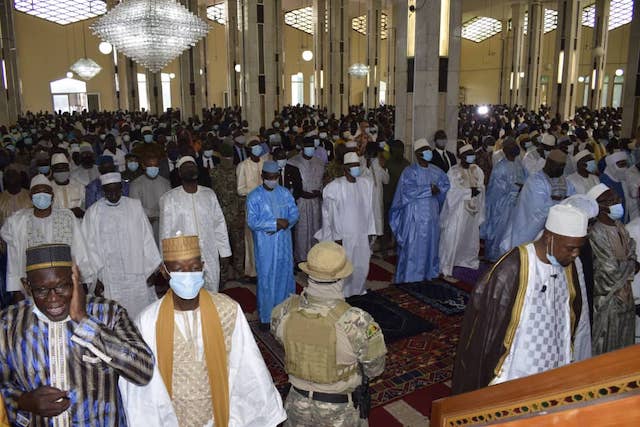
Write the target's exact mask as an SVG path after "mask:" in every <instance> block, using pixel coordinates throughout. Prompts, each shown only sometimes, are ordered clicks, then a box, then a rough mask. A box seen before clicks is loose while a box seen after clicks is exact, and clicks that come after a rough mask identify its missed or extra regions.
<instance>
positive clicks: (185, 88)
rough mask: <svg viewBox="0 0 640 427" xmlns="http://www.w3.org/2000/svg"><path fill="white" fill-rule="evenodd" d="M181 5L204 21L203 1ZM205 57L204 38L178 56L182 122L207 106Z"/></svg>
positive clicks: (186, 1) (189, 0)
mask: <svg viewBox="0 0 640 427" xmlns="http://www.w3.org/2000/svg"><path fill="white" fill-rule="evenodd" d="M182 3H183V4H184V6H185V7H186V8H187V9H189V11H191V13H193V14H194V15H198V16H200V17H203V18H204V19H206V16H207V15H206V13H207V12H206V2H205V1H204V0H183V1H182ZM205 55H206V38H204V39H202V40H200V41H199V42H198V43H197V44H196V45H195V46H192V47H190V48H189V49H188V50H186V51H184V52H183V53H182V55H180V59H179V61H180V83H181V84H180V97H181V100H182V119H183V120H187V119H188V118H189V117H193V116H196V115H197V116H202V109H203V108H205V107H206V106H207V104H206V98H207V89H206V81H207V79H206V64H207V62H206V57H205Z"/></svg>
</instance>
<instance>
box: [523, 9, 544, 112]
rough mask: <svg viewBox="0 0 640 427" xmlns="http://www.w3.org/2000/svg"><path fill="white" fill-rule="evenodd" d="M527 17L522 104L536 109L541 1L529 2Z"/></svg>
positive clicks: (538, 100) (539, 58)
mask: <svg viewBox="0 0 640 427" xmlns="http://www.w3.org/2000/svg"><path fill="white" fill-rule="evenodd" d="M528 19H529V22H528V28H527V51H526V58H527V60H526V70H525V76H524V82H525V87H524V106H525V107H526V108H527V109H529V110H534V111H538V108H539V107H540V66H541V64H540V63H541V58H542V36H543V35H544V7H543V6H542V3H540V2H538V1H533V2H531V3H530V4H529V16H528Z"/></svg>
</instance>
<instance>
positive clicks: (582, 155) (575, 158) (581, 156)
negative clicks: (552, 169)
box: [573, 150, 591, 164]
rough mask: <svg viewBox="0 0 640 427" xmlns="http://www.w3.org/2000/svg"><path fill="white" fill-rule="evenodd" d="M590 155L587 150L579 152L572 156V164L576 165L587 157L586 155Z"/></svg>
mask: <svg viewBox="0 0 640 427" xmlns="http://www.w3.org/2000/svg"><path fill="white" fill-rule="evenodd" d="M590 154H591V151H589V150H582V151H580V152H579V153H578V154H576V155H575V156H573V161H574V162H576V164H577V163H578V162H579V161H580V160H582V159H584V158H585V157H587V156H588V155H590Z"/></svg>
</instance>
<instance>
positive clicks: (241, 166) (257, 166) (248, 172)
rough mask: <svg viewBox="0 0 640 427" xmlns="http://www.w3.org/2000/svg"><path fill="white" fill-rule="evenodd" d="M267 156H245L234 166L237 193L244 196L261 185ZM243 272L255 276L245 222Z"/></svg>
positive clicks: (253, 258)
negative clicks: (255, 157)
mask: <svg viewBox="0 0 640 427" xmlns="http://www.w3.org/2000/svg"><path fill="white" fill-rule="evenodd" d="M266 160H269V158H268V157H266V156H262V157H260V160H259V161H258V162H254V161H253V160H251V158H247V159H246V160H243V161H242V162H240V163H238V166H237V167H236V179H237V190H238V195H240V196H242V197H246V196H247V195H249V193H251V192H252V191H253V190H255V188H256V187H258V186H259V185H262V165H263V164H264V162H265V161H266ZM244 274H245V276H249V277H256V275H257V273H256V259H255V254H254V249H253V234H251V230H250V229H249V227H248V226H247V224H246V223H245V226H244Z"/></svg>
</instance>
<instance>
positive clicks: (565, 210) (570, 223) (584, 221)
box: [545, 205, 589, 237]
mask: <svg viewBox="0 0 640 427" xmlns="http://www.w3.org/2000/svg"><path fill="white" fill-rule="evenodd" d="M588 225H589V219H588V218H587V215H585V214H584V213H583V212H582V211H581V210H580V209H578V208H574V207H573V206H569V205H555V206H552V207H551V209H549V216H547V223H546V224H545V228H546V229H547V230H549V231H550V232H552V233H555V234H558V235H560V236H566V237H585V236H586V235H587V227H588Z"/></svg>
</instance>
